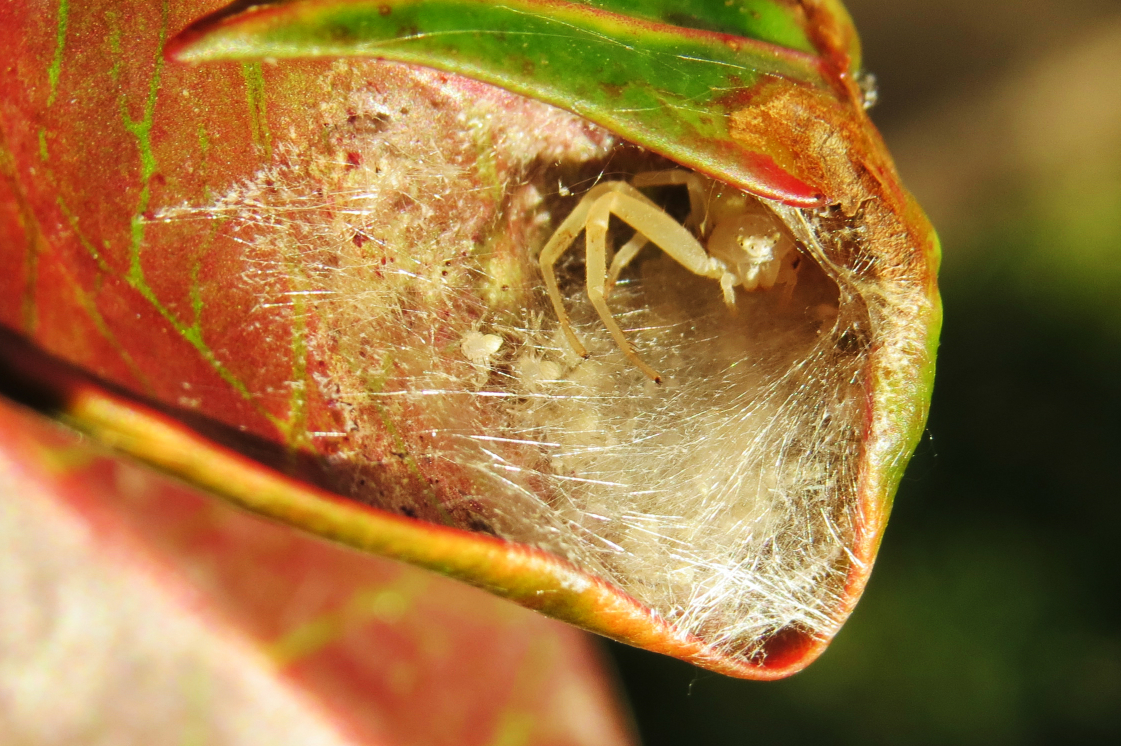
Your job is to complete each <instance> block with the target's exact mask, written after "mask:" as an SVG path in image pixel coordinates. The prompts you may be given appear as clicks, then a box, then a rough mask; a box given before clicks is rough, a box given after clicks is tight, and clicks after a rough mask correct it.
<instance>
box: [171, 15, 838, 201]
mask: <svg viewBox="0 0 1121 746" xmlns="http://www.w3.org/2000/svg"><path fill="white" fill-rule="evenodd" d="M242 7H244V6H242ZM167 55H168V56H169V58H172V59H175V60H179V61H184V62H202V61H209V60H229V59H241V60H245V59H268V58H293V57H338V56H364V57H373V58H378V59H390V60H396V61H401V62H409V63H414V64H420V65H426V66H429V67H434V68H437V69H440V70H444V71H447V72H452V73H456V74H460V75H465V76H467V77H470V78H474V79H477V80H481V81H484V82H487V83H491V84H493V85H497V86H500V87H502V88H505V89H507V90H510V91H513V92H515V93H518V94H521V95H524V96H528V97H531V98H535V99H538V100H541V101H545V102H547V103H550V104H553V105H555V106H559V107H561V108H564V109H568V110H569V111H572V112H574V113H576V114H578V115H580V116H582V117H584V118H586V119H589V120H591V121H593V122H595V123H597V124H599V125H601V126H603V127H605V128H607V129H609V130H611V131H612V132H615V133H617V134H619V135H620V136H622V137H625V138H627V139H628V140H630V141H632V142H635V143H637V144H639V145H642V146H643V147H646V148H648V149H650V150H652V151H654V152H657V153H661V154H662V155H665V156H666V157H668V158H671V159H672V160H675V161H677V162H678V163H681V164H682V165H684V166H687V167H689V168H693V169H696V170H698V171H701V172H703V173H706V174H709V175H710V176H713V177H714V178H717V179H720V180H722V181H726V182H730V183H733V184H736V185H738V186H740V187H741V188H743V189H745V190H747V191H750V192H752V193H754V194H758V195H760V196H763V197H767V198H770V199H775V200H779V201H781V202H784V203H786V204H789V205H792V206H797V207H810V206H815V205H818V204H820V203H821V202H822V200H823V197H822V195H821V194H820V193H819V192H818V191H817V190H816V189H815V188H813V187H811V186H809V185H807V184H806V183H805V182H804V181H802V180H801V179H799V178H797V177H795V176H794V175H792V174H791V173H789V172H788V171H786V170H784V169H783V168H782V167H781V166H779V165H778V164H779V163H780V162H781V155H780V154H781V152H782V151H781V146H780V145H778V144H777V143H776V144H775V146H774V148H773V149H771V148H770V147H769V145H768V143H767V138H766V137H761V138H758V142H757V143H755V144H753V147H755V148H757V149H756V150H750V149H748V148H747V147H746V146H744V145H743V144H741V143H739V142H736V141H734V140H733V139H732V138H731V137H730V136H729V129H728V120H729V115H730V114H731V113H732V112H733V111H734V109H735V108H738V107H740V106H742V105H744V104H745V103H746V102H747V101H748V100H749V99H750V95H751V89H752V88H753V87H754V86H756V85H757V84H760V83H764V82H773V81H774V80H775V79H783V80H787V81H789V82H790V83H791V84H793V85H803V86H809V87H811V88H814V89H818V90H821V91H826V92H831V91H832V90H833V89H832V88H831V85H830V82H829V76H828V74H827V71H826V69H825V65H824V63H823V61H822V60H821V59H820V58H819V57H817V56H814V55H812V54H808V53H806V52H803V51H798V50H794V49H788V48H784V47H780V46H777V45H774V44H770V43H766V42H762V41H757V40H753V39H747V38H744V37H740V36H732V35H729V34H724V33H718V32H713V31H704V30H698V29H688V28H682V27H679V26H673V25H669V24H665V23H659V22H655V21H650V20H646V19H638V18H633V17H630V16H625V15H621V14H618V13H613V12H608V11H605V10H600V9H597V8H592V7H588V6H585V5H580V4H576V3H570V2H561V1H560V0H508V1H506V2H502V3H497V2H491V1H490V0H377V1H375V0H296V2H290V3H285V4H280V5H263V6H253V7H250V8H248V9H243V10H239V9H237V8H230V9H227V10H225V11H219V12H218V13H217V14H214V15H212V16H208V17H206V18H203V19H201V20H200V21H198V22H196V23H195V24H193V25H192V26H190V27H189V28H188V29H186V30H185V31H184V32H182V33H181V34H180V35H179V36H177V37H176V38H175V39H173V40H172V42H171V43H170V44H169V45H168V48H167ZM760 143H761V144H760Z"/></svg>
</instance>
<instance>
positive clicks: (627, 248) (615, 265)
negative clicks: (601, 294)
mask: <svg viewBox="0 0 1121 746" xmlns="http://www.w3.org/2000/svg"><path fill="white" fill-rule="evenodd" d="M648 243H650V239H649V238H647V237H646V236H644V235H642V234H641V233H635V234H634V236H632V237H631V240H630V241H627V242H626V243H625V244H623V248H621V249H619V252H618V253H617V254H615V256H614V258H612V260H611V268H610V269H609V270H608V271H607V288H606V290H605V295H608V294H610V293H611V290H612V289H613V288H614V287H615V283H617V282H618V281H619V275H620V274H621V273H622V271H623V270H624V269H626V268H627V265H628V264H630V263H631V262H632V261H633V260H634V258H635V257H636V256H638V252H640V251H642V249H643V247H644V246H646V244H648Z"/></svg>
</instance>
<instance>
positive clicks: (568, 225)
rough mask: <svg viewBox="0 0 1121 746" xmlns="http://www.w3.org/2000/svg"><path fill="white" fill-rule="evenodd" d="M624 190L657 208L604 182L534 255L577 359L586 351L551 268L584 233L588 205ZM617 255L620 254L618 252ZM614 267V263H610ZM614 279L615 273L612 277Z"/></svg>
mask: <svg viewBox="0 0 1121 746" xmlns="http://www.w3.org/2000/svg"><path fill="white" fill-rule="evenodd" d="M619 190H625V191H626V192H627V193H628V194H630V195H631V196H632V197H633V198H635V199H638V200H641V201H643V202H645V203H647V204H649V205H650V206H651V207H652V208H654V209H657V207H656V206H655V205H654V203H653V202H651V201H650V200H649V199H647V198H646V197H645V196H644V195H643V194H642V193H641V192H639V191H638V190H636V189H634V188H633V187H631V186H630V185H629V184H627V183H626V182H623V181H606V182H604V183H602V184H597V185H596V186H594V187H592V188H591V189H590V190H588V193H587V194H585V195H584V198H583V199H581V200H580V202H579V204H577V205H576V207H575V208H574V209H573V210H572V212H571V213H569V214H568V217H566V218H565V219H564V221H563V222H562V223H561V224H560V227H559V228H557V230H556V232H555V233H554V234H553V235H552V236H551V237H550V238H549V241H548V243H546V244H545V246H544V248H542V249H541V254H540V255H539V256H538V258H537V261H538V264H539V265H540V267H541V275H542V277H543V278H544V279H545V290H546V291H547V292H548V294H549V300H550V301H551V302H552V304H553V310H554V311H555V312H556V314H557V320H558V322H559V323H560V326H561V329H563V330H564V336H565V338H566V339H568V343H569V345H571V346H572V350H573V352H575V353H576V354H577V355H579V356H580V357H583V358H586V357H587V356H588V349H587V348H586V347H584V345H583V343H582V342H581V341H580V338H579V337H577V336H576V332H574V331H573V330H572V321H571V319H570V318H569V316H568V312H567V311H566V310H564V299H563V298H562V297H561V292H560V287H559V286H558V285H557V276H556V272H555V269H554V268H555V267H556V264H557V261H558V260H560V258H561V256H563V255H564V252H566V251H568V247H569V246H571V245H572V242H573V241H575V240H576V237H577V236H578V235H580V232H581V231H582V230H584V224H585V223H586V222H587V221H588V212H589V210H591V208H592V205H593V204H595V202H596V200H598V199H600V198H601V197H603V196H604V195H605V194H608V193H610V192H613V191H619ZM633 241H634V239H631V241H630V242H628V243H627V245H626V246H624V247H623V249H622V252H626V251H627V247H628V246H630V244H631V243H632V242H633ZM604 246H605V248H604V253H605V254H606V239H605V241H604ZM640 248H642V247H641V246H639V247H638V248H635V249H634V250H633V251H632V252H631V257H630V258H628V259H626V262H624V263H623V264H622V265H620V266H619V269H618V271H619V272H621V271H622V270H623V267H625V266H626V263H627V262H629V261H630V260H631V259H633V258H634V256H633V255H634V254H637V253H638V249H640ZM622 252H620V253H622ZM612 266H614V263H612ZM615 276H616V277H617V276H618V273H616V275H615Z"/></svg>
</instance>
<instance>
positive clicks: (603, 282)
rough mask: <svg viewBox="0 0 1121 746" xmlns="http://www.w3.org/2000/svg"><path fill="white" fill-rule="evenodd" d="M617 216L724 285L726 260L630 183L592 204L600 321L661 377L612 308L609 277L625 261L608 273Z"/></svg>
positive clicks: (590, 241) (590, 253) (592, 294)
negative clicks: (609, 239) (611, 233)
mask: <svg viewBox="0 0 1121 746" xmlns="http://www.w3.org/2000/svg"><path fill="white" fill-rule="evenodd" d="M632 192H633V194H632ZM612 215H615V216H616V217H618V218H619V219H620V220H622V221H623V222H625V223H627V224H628V225H629V226H631V227H632V228H634V229H635V230H636V231H638V232H639V233H640V234H642V235H643V236H644V237H645V240H648V241H650V242H651V243H653V244H655V245H656V246H658V248H660V249H661V250H662V251H664V252H666V253H667V254H669V255H670V256H671V257H672V258H673V259H674V260H675V261H676V262H677V263H678V264H680V265H681V266H683V267H684V268H685V269H687V270H689V271H690V272H692V273H694V274H697V275H701V276H702V277H711V278H712V279H715V280H721V284H722V285H723V284H724V281H725V279H726V275H728V271H727V268H726V267H725V266H724V264H723V263H722V262H720V261H719V260H717V259H713V258H712V257H710V256H709V255H708V252H707V251H705V249H704V247H703V246H701V244H700V243H699V242H698V241H697V239H696V238H695V237H694V236H693V234H692V233H690V232H689V231H688V230H687V229H686V228H685V227H684V226H683V225H681V223H678V222H677V221H676V220H674V219H673V218H672V217H670V216H669V215H668V214H666V213H665V212H664V211H663V210H662V209H661V208H659V207H658V206H657V205H655V204H653V203H652V202H650V201H649V200H648V199H646V198H645V197H643V196H642V195H641V194H640V193H638V192H637V190H635V189H634V188H633V187H630V186H629V185H623V186H621V187H619V188H617V189H616V190H613V191H611V192H610V193H608V194H605V195H603V196H602V197H599V198H598V199H596V201H595V202H594V203H593V204H592V205H591V207H590V208H589V210H588V216H587V221H588V222H587V228H586V230H587V283H588V299H589V300H590V301H591V302H592V305H593V306H594V307H595V309H596V313H598V314H599V317H600V320H601V321H603V325H604V326H605V327H607V331H608V332H610V333H611V336H612V338H613V339H614V340H615V343H616V344H617V345H618V346H619V349H621V350H622V351H623V354H625V355H626V356H627V357H628V358H630V360H631V362H633V363H634V364H635V365H636V366H638V368H639V369H640V370H642V372H643V373H645V374H646V375H647V376H649V377H650V378H651V379H652V380H654V381H655V382H660V381H661V376H659V375H658V373H657V371H655V370H654V369H653V368H651V367H650V366H649V365H647V364H646V363H644V362H643V361H642V359H641V358H640V357H639V356H638V354H637V353H636V352H635V351H634V348H633V347H632V346H631V344H630V343H629V342H628V341H627V339H626V337H625V336H624V335H623V330H622V329H621V328H620V327H619V324H618V323H616V321H615V318H614V316H613V315H612V314H611V309H609V308H608V307H607V300H606V298H607V292H608V287H607V284H608V281H609V279H611V278H612V277H614V276H617V273H618V269H617V268H616V265H617V264H620V262H619V261H618V259H619V257H617V258H616V261H615V262H612V275H611V277H609V275H608V272H607V229H608V227H609V224H610V221H611V216H612ZM644 242H645V241H643V243H644ZM634 244H635V241H634V239H632V240H631V241H630V242H629V243H628V244H627V246H625V247H624V249H623V250H622V251H620V252H619V255H620V256H623V255H625V254H627V253H628V249H629V247H631V246H632V245H634ZM638 248H641V244H638ZM633 253H637V249H634V251H633ZM633 253H632V256H633ZM626 261H630V257H628V258H626ZM619 269H621V268H619Z"/></svg>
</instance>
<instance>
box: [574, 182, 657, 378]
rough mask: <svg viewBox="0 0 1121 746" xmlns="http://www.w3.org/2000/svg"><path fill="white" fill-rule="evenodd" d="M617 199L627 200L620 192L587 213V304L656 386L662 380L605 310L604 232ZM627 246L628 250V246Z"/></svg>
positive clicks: (601, 200)
mask: <svg viewBox="0 0 1121 746" xmlns="http://www.w3.org/2000/svg"><path fill="white" fill-rule="evenodd" d="M620 197H622V198H623V199H627V197H626V196H625V195H622V194H620V193H619V192H613V193H611V194H608V195H604V196H603V197H600V198H599V199H598V200H596V202H595V204H593V205H592V207H591V210H590V212H589V213H588V225H587V249H586V250H587V257H588V258H587V271H588V277H587V282H588V300H590V301H591V302H592V306H594V307H595V309H596V313H598V314H599V318H600V320H601V321H602V322H603V325H604V326H605V327H607V331H608V332H610V334H611V337H612V338H613V339H614V340H615V344H617V345H618V346H619V349H620V350H622V351H623V354H624V355H626V356H627V357H628V358H629V359H630V361H631V362H632V363H634V364H635V365H636V366H638V368H639V370H641V371H642V372H643V373H645V374H646V375H647V376H649V377H650V379H651V380H653V381H654V382H655V383H661V382H662V377H661V376H660V375H658V372H657V371H656V370H654V369H653V368H651V367H650V366H649V365H647V364H646V363H644V362H642V358H640V357H639V356H638V353H636V352H635V351H634V347H632V346H631V343H630V342H628V341H627V338H626V336H624V335H623V330H622V329H621V328H620V327H619V324H618V323H617V322H616V321H615V317H614V316H613V315H612V314H611V309H610V308H608V307H607V298H606V296H607V287H606V283H607V228H608V225H609V224H610V222H611V214H612V213H613V212H615V209H614V208H615V202H616V200H617V199H619V198H620ZM631 199H633V198H631ZM632 242H633V241H632ZM627 245H628V246H630V242H629V243H628V244H627ZM625 248H626V247H624V249H625ZM636 253H637V252H636Z"/></svg>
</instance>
